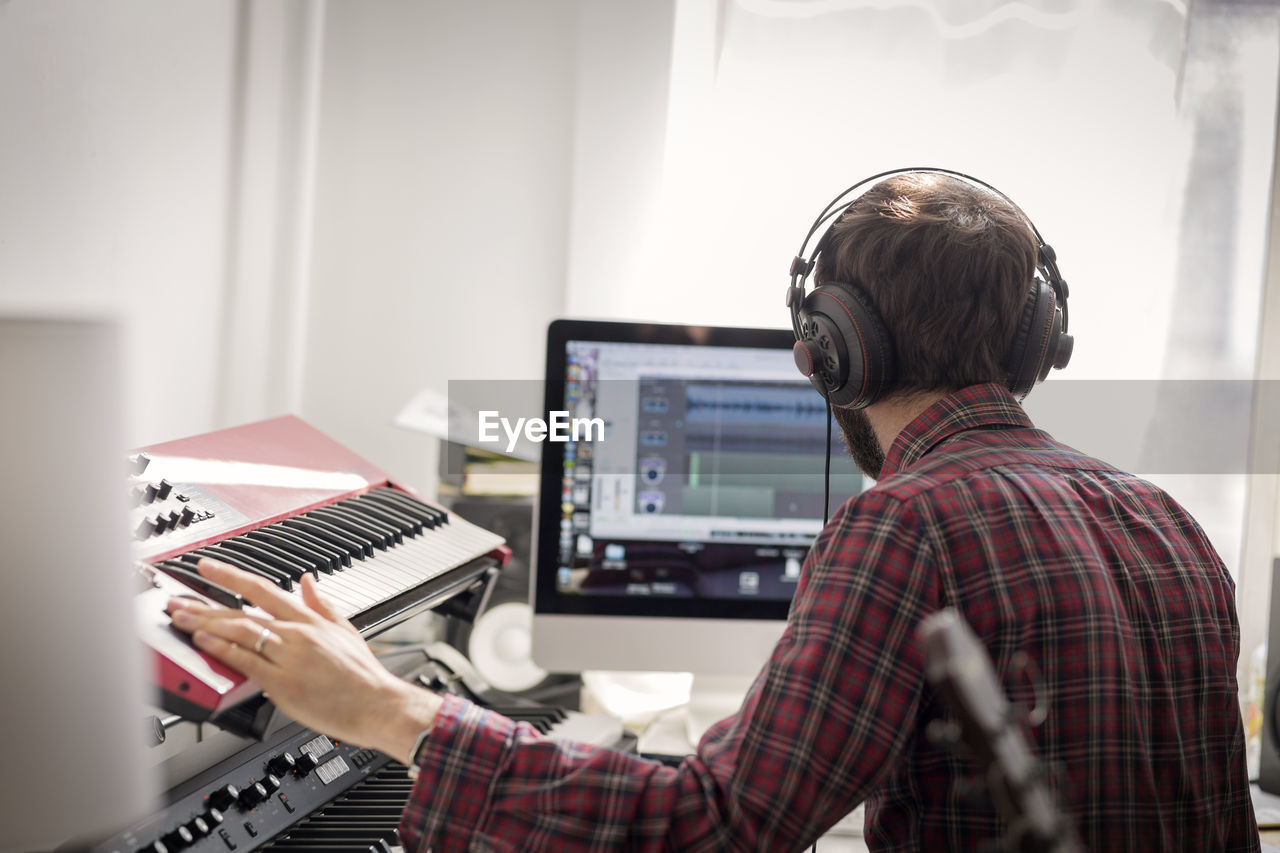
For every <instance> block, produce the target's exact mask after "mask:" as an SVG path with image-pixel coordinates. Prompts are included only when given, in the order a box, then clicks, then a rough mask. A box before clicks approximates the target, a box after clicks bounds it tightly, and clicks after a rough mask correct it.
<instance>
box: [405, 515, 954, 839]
mask: <svg viewBox="0 0 1280 853" xmlns="http://www.w3.org/2000/svg"><path fill="white" fill-rule="evenodd" d="M929 564H930V550H929V548H928V546H927V544H926V537H925V536H924V534H923V532H922V530H921V527H920V525H919V524H918V523H917V520H916V519H915V518H914V517H913V516H912V515H911V513H910V511H909V510H908V509H907V508H905V507H904V506H903V505H902V504H901V503H900V502H898V501H896V500H893V499H891V498H881V497H877V495H876V493H875V492H874V491H872V492H868V493H866V494H864V495H862V496H860V497H859V498H856V499H854V500H852V501H850V502H848V503H846V504H845V505H844V506H843V507H842V508H841V510H840V511H839V512H838V513H837V514H836V517H835V518H834V519H833V520H832V522H831V524H829V525H828V526H827V528H826V529H825V530H824V531H823V533H822V534H821V535H820V536H819V538H818V540H817V542H815V544H814V546H813V548H812V549H811V551H810V555H809V558H808V559H807V560H806V563H805V566H804V569H803V570H802V572H801V580H800V583H799V586H798V589H797V592H796V596H795V599H794V600H793V602H792V607H791V614H790V617H789V619H788V624H787V628H786V630H785V631H784V634H783V637H782V640H781V641H780V642H779V644H778V646H777V648H776V649H775V650H774V652H773V654H772V656H771V657H770V659H769V661H768V662H767V663H766V665H765V667H764V669H763V670H762V671H761V672H760V674H759V675H758V676H757V677H756V679H755V681H754V683H753V684H752V686H751V689H750V690H749V691H748V694H747V697H746V699H745V701H744V703H743V706H742V708H741V709H740V710H739V711H738V713H736V714H735V715H733V716H731V717H729V718H727V719H725V720H722V721H721V722H719V723H717V724H716V725H714V726H712V728H711V729H710V730H709V731H708V732H707V734H706V735H705V736H704V737H703V738H702V741H701V742H700V743H699V744H698V748H697V751H696V753H695V754H694V755H691V756H689V757H688V758H686V759H685V760H684V762H683V763H682V764H681V765H680V766H679V767H669V766H666V765H662V764H659V763H656V762H651V761H648V760H645V759H643V758H639V757H637V756H634V755H626V754H623V753H620V752H615V751H612V750H608V749H603V748H597V747H591V746H586V745H581V744H573V743H567V742H564V741H559V740H553V739H549V738H545V737H543V736H541V735H539V734H538V733H537V732H536V731H534V730H533V729H532V728H531V727H530V726H528V725H527V724H525V723H515V722H512V721H511V720H509V719H506V718H505V717H502V716H500V715H498V714H496V713H494V712H491V711H486V710H484V709H482V708H480V707H478V706H476V705H474V704H471V703H469V702H467V701H465V700H463V699H460V698H458V697H455V696H446V697H445V701H444V705H443V707H442V708H441V711H440V714H439V716H438V718H437V722H436V725H435V728H434V730H433V732H432V734H431V735H430V737H428V738H427V741H426V744H425V745H424V747H423V749H422V751H421V753H420V757H419V767H420V775H419V777H418V781H417V783H416V784H415V786H414V788H413V792H412V794H411V795H410V799H409V802H408V805H407V806H406V808H405V812H404V815H403V819H402V821H401V825H400V833H401V839H402V842H403V844H404V846H405V848H406V849H407V850H411V851H422V853H428V851H429V853H450V851H463V850H469V849H483V850H494V851H544V850H545V851H552V850H554V851H565V853H573V851H586V850H605V849H608V850H634V851H658V850H671V849H679V850H694V849H696V850H704V851H715V850H729V849H733V850H771V851H772V850H779V849H796V848H798V847H800V846H803V845H808V844H809V843H811V842H812V841H814V840H815V839H816V838H818V837H819V836H820V835H821V834H822V833H823V832H825V831H826V830H827V829H828V828H830V826H831V825H833V824H834V823H835V822H836V821H838V820H839V819H840V818H842V817H843V816H844V815H845V814H847V813H848V812H849V811H851V810H852V809H853V808H854V807H855V806H857V805H858V803H860V802H861V801H862V800H863V799H865V798H866V796H867V794H868V793H869V792H870V791H871V789H872V788H873V787H874V785H875V784H876V782H877V780H878V779H880V778H881V777H882V775H883V774H884V773H886V772H888V771H889V770H890V768H891V767H892V765H893V763H894V761H895V759H897V758H898V756H899V755H901V754H902V753H903V751H904V749H905V748H906V747H907V744H908V743H909V741H910V740H911V738H912V737H914V732H915V725H914V723H913V719H914V716H915V714H916V710H917V707H918V704H919V701H920V693H921V690H922V680H923V656H922V652H921V649H920V648H919V644H918V640H917V637H916V628H917V626H918V625H919V623H920V621H921V619H923V618H924V616H925V615H927V614H928V613H930V612H932V611H933V610H935V609H936V606H935V605H936V595H937V593H936V583H935V582H934V580H933V576H934V573H933V572H932V571H930V570H929V568H930V566H929Z"/></svg>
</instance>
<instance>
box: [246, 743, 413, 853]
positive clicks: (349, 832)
mask: <svg viewBox="0 0 1280 853" xmlns="http://www.w3.org/2000/svg"><path fill="white" fill-rule="evenodd" d="M412 788H413V781H412V780H410V779H409V778H408V777H407V776H406V775H405V769H404V766H403V765H401V764H398V763H392V764H388V765H386V766H385V767H382V768H381V769H379V770H377V771H374V772H373V773H371V774H370V775H369V776H368V777H367V778H365V779H363V780H361V781H359V782H357V783H355V785H353V786H352V787H351V788H349V789H348V790H347V792H346V793H345V794H342V795H340V796H339V797H338V798H337V799H335V800H333V801H332V802H331V803H329V804H328V805H326V806H322V807H321V808H319V809H317V810H316V811H315V812H313V813H312V814H310V815H309V816H307V817H306V818H305V819H304V820H303V821H302V822H301V823H299V824H297V825H296V826H294V827H292V828H290V829H289V830H287V831H286V832H285V834H284V835H282V836H281V837H279V838H276V839H275V840H274V841H272V842H271V843H270V844H268V845H267V846H266V847H265V848H263V849H264V850H307V851H326V850H332V851H377V853H389V851H391V850H393V849H398V845H399V837H398V836H397V834H396V827H397V826H398V825H399V823H400V816H401V813H402V812H403V810H404V805H405V803H406V802H407V801H408V799H409V792H410V791H411V790H412Z"/></svg>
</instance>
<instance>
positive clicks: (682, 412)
mask: <svg viewBox="0 0 1280 853" xmlns="http://www.w3.org/2000/svg"><path fill="white" fill-rule="evenodd" d="M566 365H567V369H566V373H567V375H566V380H567V381H566V390H565V407H566V409H567V410H568V411H569V412H570V414H571V415H572V416H573V417H584V418H600V419H602V420H603V421H604V423H605V435H604V438H603V440H601V441H579V442H568V443H566V444H565V447H564V463H563V464H564V476H563V480H562V491H561V498H562V516H561V526H560V541H559V569H558V573H557V578H556V581H557V582H556V587H557V590H558V591H559V592H562V593H570V594H582V595H612V596H672V597H681V598H695V597H696V598H712V599H715V598H719V599H733V598H742V597H755V598H767V599H774V600H789V599H790V598H791V596H792V593H793V592H794V586H795V583H796V581H797V580H798V579H799V575H800V565H801V563H802V562H803V560H804V557H805V554H806V553H807V551H808V548H809V545H810V544H811V543H812V541H813V538H814V537H815V536H816V535H817V533H818V531H819V530H820V529H821V526H822V515H823V469H824V462H825V456H824V452H825V441H826V405H825V403H824V401H823V400H822V398H821V397H820V396H819V395H818V394H817V393H816V392H815V391H814V390H813V388H812V387H811V386H810V385H809V383H808V382H806V381H804V380H803V379H797V378H796V373H795V367H794V363H793V361H792V358H791V354H790V352H788V351H778V350H774V349H754V348H737V347H696V346H677V345H663V344H638V343H615V342H599V341H592V342H581V341H571V342H569V344H568V351H567V353H566ZM832 474H833V476H832V489H831V492H832V494H831V501H832V507H833V508H834V507H835V506H838V505H839V504H840V503H841V502H843V501H844V500H845V499H846V498H848V497H850V496H852V495H854V494H857V493H858V492H859V491H861V489H862V488H863V486H864V483H863V481H862V477H861V476H860V475H859V474H858V473H857V471H856V469H854V467H853V464H852V462H851V461H850V460H849V458H848V455H847V453H846V452H845V450H844V448H843V446H841V445H840V443H839V440H838V439H836V444H835V447H834V449H833V452H832Z"/></svg>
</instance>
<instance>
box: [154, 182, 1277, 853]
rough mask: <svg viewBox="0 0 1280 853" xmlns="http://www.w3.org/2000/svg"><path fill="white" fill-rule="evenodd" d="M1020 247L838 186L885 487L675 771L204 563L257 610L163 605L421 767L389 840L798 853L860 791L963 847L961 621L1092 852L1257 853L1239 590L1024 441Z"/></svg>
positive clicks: (944, 199)
mask: <svg viewBox="0 0 1280 853" xmlns="http://www.w3.org/2000/svg"><path fill="white" fill-rule="evenodd" d="M1037 251H1038V244H1037V241H1036V239H1035V238H1034V237H1033V234H1032V231H1031V229H1030V227H1029V225H1028V223H1027V222H1026V220H1025V219H1024V218H1023V217H1022V216H1021V214H1020V213H1019V212H1018V211H1017V209H1016V208H1015V207H1013V206H1012V204H1011V203H1009V202H1008V201H1007V200H1006V199H1004V198H1003V197H1001V196H999V195H997V194H993V193H991V192H988V191H987V190H986V189H983V188H981V187H978V186H976V185H974V184H972V183H969V182H967V181H964V180H960V179H957V178H954V177H951V176H948V175H944V174H934V173H923V174H906V175H898V176H895V177H892V178H890V179H888V180H886V181H883V182H881V183H880V184H878V185H876V186H874V187H873V188H871V189H870V190H869V191H868V192H866V193H865V194H864V195H862V196H861V197H859V198H858V199H856V200H855V201H854V202H853V203H852V204H851V205H850V206H849V208H848V209H847V210H846V212H845V213H844V214H843V215H842V216H841V218H840V220H839V222H838V224H837V225H836V227H835V228H834V229H833V230H832V233H831V235H830V239H829V241H828V244H827V245H826V246H825V248H824V249H823V251H822V253H821V256H820V258H819V263H818V270H817V278H818V280H819V281H824V280H826V281H830V280H838V281H842V282H856V283H857V284H858V286H860V287H861V288H862V289H863V290H864V291H865V292H866V294H867V298H868V299H869V300H870V302H871V303H873V305H874V307H875V308H876V309H877V310H878V312H879V314H880V316H881V317H882V319H883V324H884V326H885V327H886V329H887V332H888V334H889V335H890V336H891V338H892V341H893V348H894V350H895V353H896V357H897V359H896V360H897V363H898V367H897V371H896V375H895V376H894V378H893V382H892V385H891V387H890V388H889V390H888V393H887V394H886V395H884V396H882V397H881V398H880V399H879V400H878V401H876V402H874V403H872V404H871V405H869V406H867V407H866V408H865V410H861V411H851V410H844V409H839V408H837V409H836V410H835V414H836V417H837V419H838V421H839V423H840V425H841V427H842V429H843V431H844V433H845V437H846V440H847V443H848V445H849V448H850V450H851V452H852V453H853V454H854V457H855V459H856V460H857V461H858V462H859V464H860V465H861V467H862V468H863V469H864V470H865V471H866V472H867V473H868V474H869V475H871V476H873V477H875V478H876V479H877V480H878V483H877V485H876V486H875V487H874V488H872V489H870V490H869V491H867V492H866V493H864V494H862V495H861V496H859V497H857V498H855V499H853V500H851V501H849V502H847V503H846V504H845V505H844V506H842V507H841V508H840V509H839V511H838V512H836V514H835V516H834V518H833V519H832V520H831V522H830V524H828V525H827V527H826V528H825V529H824V530H823V532H822V533H821V535H820V536H819V537H818V539H817V541H816V542H815V543H814V546H813V548H812V549H811V552H810V555H809V558H808V560H807V561H806V563H805V565H804V568H803V570H802V576H801V581H800V584H799V587H798V589H797V592H796V596H795V600H794V604H793V606H792V610H791V615H790V619H789V622H788V626H787V629H786V631H785V633H784V635H783V638H782V640H781V641H780V642H779V644H778V646H777V648H776V649H775V651H774V653H773V655H772V657H771V659H770V660H769V662H768V663H767V664H766V666H765V668H764V670H763V671H762V672H761V673H760V675H759V676H758V678H757V679H756V681H755V683H754V684H753V685H752V687H751V690H750V691H749V693H748V695H747V697H746V699H745V701H744V703H743V706H742V708H741V709H740V710H739V711H738V713H737V714H736V715H734V716H733V717H731V718H729V719H727V720H724V721H722V722H721V723H719V724H717V725H716V726H714V727H713V728H712V729H711V730H710V731H709V732H708V733H707V735H706V736H705V737H704V738H703V740H702V742H701V743H700V744H699V745H698V749H697V753H696V755H694V756H691V757H689V758H687V759H686V760H685V761H684V762H683V764H682V765H681V766H680V767H679V768H672V767H665V766H661V765H658V764H654V763H650V762H647V761H644V760H642V759H638V758H636V757H633V756H626V755H622V754H619V753H614V752H610V751H607V750H600V749H593V748H588V747H579V746H573V745H568V744H563V743H556V742H552V741H549V740H545V739H542V738H540V737H539V736H537V735H536V734H534V733H533V732H532V731H531V730H530V729H528V728H527V727H525V726H523V725H516V724H514V723H512V722H510V721H509V720H506V719H504V718H502V717H499V716H497V715H495V714H492V713H488V712H485V711H483V710H482V709H480V708H477V707H476V706H474V705H471V704H469V703H467V702H465V701H464V700H461V699H459V698H457V697H453V696H445V697H440V696H436V695H434V694H432V693H429V692H427V691H424V690H422V689H420V688H418V687H415V686H412V685H409V684H406V683H403V682H401V681H399V680H397V679H396V678H394V677H393V676H391V675H390V674H388V673H387V672H386V671H385V670H384V669H382V667H381V666H380V665H379V664H378V663H377V661H376V660H375V659H374V658H373V656H372V655H371V654H370V652H369V650H368V648H367V647H366V646H365V644H364V642H363V640H362V639H361V638H360V637H359V635H358V634H357V633H356V632H355V631H354V630H353V629H352V628H351V627H350V626H349V625H348V624H346V623H345V622H344V621H343V620H342V619H340V618H338V616H337V615H336V613H335V612H334V611H333V610H332V609H331V608H330V607H329V606H328V605H327V604H326V603H325V602H324V601H323V600H322V599H321V598H320V597H319V596H318V595H317V594H316V590H315V588H314V586H313V585H311V583H310V581H309V579H308V580H306V581H304V583H303V603H297V602H296V601H293V600H291V599H290V598H289V597H287V596H285V595H284V594H282V593H280V592H279V591H278V590H276V589H274V588H273V587H271V586H269V585H268V584H265V583H260V582H258V581H257V580H255V579H253V578H250V577H247V576H244V575H241V574H239V573H238V572H236V571H234V570H231V569H228V568H225V567H220V566H216V565H212V564H209V563H205V564H204V565H203V566H202V571H204V572H205V573H206V574H207V575H208V576H209V577H210V578H211V579H213V580H216V581H217V582H219V583H222V584H223V585H225V586H227V587H230V588H232V589H234V590H236V591H237V592H240V593H241V594H243V595H244V596H245V597H246V598H248V599H249V600H251V601H253V602H254V603H256V604H258V605H259V606H261V607H262V608H264V609H265V610H267V611H269V612H270V613H271V614H272V615H273V616H274V617H275V618H274V620H255V619H251V618H248V617H246V616H244V615H243V614H237V613H234V612H230V611H215V610H210V609H208V608H204V607H200V606H196V605H192V604H190V603H185V602H179V601H175V603H174V604H173V606H172V610H173V613H174V620H175V622H176V623H177V624H178V625H179V627H181V628H183V629H186V630H191V631H193V632H194V636H195V642H196V643H197V645H199V646H200V647H201V648H203V649H205V650H206V651H208V652H209V653H210V654H212V655H214V656H215V657H218V658H220V659H221V660H223V661H225V662H226V663H227V664H229V665H231V666H233V667H235V668H237V669H239V670H241V671H243V672H244V673H246V674H247V675H249V676H250V677H251V678H253V679H254V680H255V681H257V682H258V683H259V684H260V685H261V686H262V687H263V688H264V689H265V690H266V691H267V692H268V693H269V694H270V695H271V697H272V698H273V699H274V700H275V702H276V703H277V704H278V706H279V707H280V708H281V709H282V710H284V711H285V712H286V713H288V714H290V715H291V716H293V717H294V718H296V719H298V720H300V721H302V722H304V723H306V724H308V725H310V726H312V727H314V728H316V729H319V730H321V731H324V732H327V733H329V734H331V735H334V736H337V737H340V738H344V739H346V740H348V741H351V742H353V743H356V744H359V745H364V746H369V747H373V748H376V749H379V750H382V751H383V752H386V753H388V754H389V755H391V756H393V757H395V758H397V759H399V760H401V761H404V762H406V763H409V764H411V765H415V766H416V767H418V768H420V770H421V773H420V776H419V778H418V783H417V785H416V787H415V790H414V793H413V796H412V798H411V800H410V803H409V805H408V807H407V809H406V812H405V815H404V819H403V822H402V825H401V833H402V836H403V838H404V840H405V844H406V847H408V848H410V849H418V850H428V849H429V850H432V851H435V853H444V851H453V850H471V849H477V850H511V851H516V850H520V851H524V850H554V851H573V850H609V849H628V850H708V851H710V850H764V851H780V850H799V849H803V848H804V847H806V846H807V845H809V844H810V843H812V842H813V841H814V840H815V839H816V838H818V837H819V836H820V835H821V834H822V833H823V832H824V831H825V830H827V829H828V828H829V827H830V826H831V825H832V824H834V823H835V822H836V821H837V820H838V819H840V818H841V817H842V816H843V815H844V814H846V813H848V812H849V811H850V810H851V809H853V808H854V807H855V806H856V805H857V804H858V803H860V802H863V801H866V803H867V827H866V837H867V843H868V845H869V846H870V847H871V848H872V849H874V850H882V849H883V850H888V849H902V850H942V849H948V850H976V849H979V848H981V847H982V846H983V845H984V844H987V843H989V842H992V841H994V840H996V839H998V838H1000V837H1002V836H1003V835H1004V833H1005V830H1006V827H1005V826H1004V825H1003V824H1002V823H1001V822H1000V821H999V820H998V819H997V817H996V815H995V812H994V810H993V809H992V808H991V806H990V805H986V806H984V805H981V804H975V803H973V802H971V799H972V798H966V796H965V794H964V790H965V788H966V785H965V783H966V781H967V780H969V778H970V777H971V775H972V773H973V768H972V765H971V764H970V763H969V762H968V760H967V759H966V758H965V757H964V755H962V754H960V753H959V752H957V751H956V750H954V749H949V748H947V747H945V746H942V745H938V744H934V743H932V742H931V741H930V739H929V738H927V737H926V736H925V734H924V732H925V728H926V726H927V725H928V724H929V722H930V721H932V720H934V719H938V718H940V717H943V716H945V713H944V711H943V709H942V707H941V705H940V703H939V699H938V697H937V696H936V695H935V694H934V692H933V691H932V690H931V689H930V688H929V687H927V686H926V685H925V682H924V678H923V656H922V649H921V648H920V646H919V641H918V638H917V634H916V630H917V627H918V626H919V624H920V622H921V621H922V620H923V619H924V618H925V617H926V616H928V615H929V614H931V613H933V612H936V611H937V610H939V609H941V608H943V607H946V606H951V607H955V608H956V609H957V610H958V611H959V612H960V613H961V614H962V615H963V617H964V619H965V620H966V621H967V622H968V623H969V625H970V626H971V627H972V628H973V630H974V632H975V633H976V634H977V636H978V637H979V638H980V639H981V640H982V642H983V644H984V645H985V646H986V648H987V649H988V651H989V652H990V654H991V656H992V658H993V660H994V662H995V664H996V666H997V669H998V671H999V672H1000V673H1001V674H1002V675H1005V676H1006V683H1012V681H1013V680H1014V679H1011V678H1009V677H1007V676H1008V675H1009V674H1010V673H1011V671H1013V670H1014V667H1013V666H1011V661H1013V660H1014V657H1015V655H1016V654H1025V655H1026V656H1028V657H1029V658H1030V660H1031V661H1032V662H1033V663H1034V664H1035V666H1036V668H1037V669H1038V671H1039V673H1040V676H1041V679H1042V681H1043V691H1044V695H1045V700H1046V702H1047V706H1048V718H1047V720H1046V722H1045V723H1044V724H1043V726H1041V727H1040V728H1039V729H1037V730H1035V731H1033V732H1031V734H1030V736H1031V738H1032V741H1033V743H1034V746H1035V748H1036V749H1037V751H1038V752H1039V754H1040V757H1041V758H1043V759H1044V760H1045V761H1046V762H1048V763H1049V764H1050V766H1054V767H1058V768H1060V771H1059V772H1058V774H1057V775H1056V776H1055V777H1054V778H1053V779H1052V780H1051V781H1052V783H1053V784H1054V786H1055V788H1056V789H1057V791H1058V793H1059V795H1060V798H1061V799H1062V800H1063V802H1064V803H1065V804H1066V809H1067V811H1068V813H1069V814H1070V816H1071V818H1072V819H1073V820H1074V822H1075V824H1076V827H1077V829H1078V830H1079V833H1080V835H1081V837H1082V838H1083V840H1084V843H1085V846H1086V848H1087V849H1091V850H1095V849H1096V850H1112V849H1116V850H1143V851H1148V850H1174V849H1184V850H1196V851H1201V850H1256V849H1258V846H1259V845H1258V836H1257V829H1256V826H1255V823H1254V818H1253V813H1252V808H1251V806H1250V802H1249V792H1248V783H1247V779H1246V776H1245V765H1244V752H1243V734H1242V726H1241V719H1240V714H1239V710H1238V704H1237V693H1236V679H1235V666H1236V658H1237V654H1238V627H1237V624H1236V617H1235V609H1234V586H1233V583H1232V581H1231V578H1230V576H1229V575H1228V573H1227V571H1226V569H1225V568H1224V567H1223V565H1222V562H1221V560H1220V559H1219V558H1218V556H1217V555H1216V554H1215V553H1214V551H1213V549H1212V547H1211V546H1210V545H1209V543H1208V542H1207V541H1206V539H1205V537H1204V535H1203V533H1202V532H1201V531H1200V529H1199V527H1198V526H1197V525H1196V523H1195V522H1194V521H1193V520H1192V519H1191V518H1190V517H1189V516H1188V515H1187V514H1186V513H1185V512H1184V511H1183V510H1182V509H1181V508H1180V507H1178V506H1177V505H1176V504H1175V503H1174V502H1173V501H1172V500H1171V499H1170V498H1169V497H1168V496H1167V495H1164V494H1163V493H1162V492H1160V491H1159V490H1158V489H1156V488H1154V487H1153V486H1151V485H1149V484H1147V483H1145V482H1142V481H1141V480H1138V479H1136V478H1134V477H1132V476H1129V475H1127V474H1124V473H1121V472H1119V471H1117V470H1115V469H1113V468H1111V467H1110V466H1108V465H1106V464H1104V463H1102V462H1099V461H1097V460H1094V459H1090V458H1088V457H1086V456H1084V455H1082V454H1080V453H1078V452H1077V451H1074V450H1072V449H1070V448H1068V447H1065V446H1063V445H1060V444H1058V443H1056V442H1054V441H1053V440H1052V439H1051V438H1050V437H1049V436H1048V435H1046V434H1045V433H1043V432H1040V431H1038V430H1036V429H1035V428H1034V427H1033V426H1032V424H1031V423H1030V421H1029V420H1028V419H1027V417H1026V415H1025V414H1024V413H1023V411H1022V409H1021V407H1020V406H1019V405H1018V402H1017V401H1016V400H1015V399H1014V397H1013V396H1012V395H1011V394H1010V393H1009V391H1008V390H1007V388H1006V384H1007V381H1008V380H1007V371H1006V368H1005V365H1004V361H1005V355H1006V352H1007V351H1008V349H1009V342H1010V340H1011V339H1012V338H1013V337H1014V335H1015V331H1016V328H1017V325H1018V323H1019V318H1020V315H1021V311H1022V305H1023V302H1024V301H1025V299H1026V293H1027V288H1028V284H1029V282H1030V281H1031V278H1032V274H1033V270H1034V268H1035V264H1036V253H1037Z"/></svg>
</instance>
